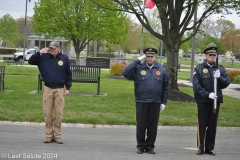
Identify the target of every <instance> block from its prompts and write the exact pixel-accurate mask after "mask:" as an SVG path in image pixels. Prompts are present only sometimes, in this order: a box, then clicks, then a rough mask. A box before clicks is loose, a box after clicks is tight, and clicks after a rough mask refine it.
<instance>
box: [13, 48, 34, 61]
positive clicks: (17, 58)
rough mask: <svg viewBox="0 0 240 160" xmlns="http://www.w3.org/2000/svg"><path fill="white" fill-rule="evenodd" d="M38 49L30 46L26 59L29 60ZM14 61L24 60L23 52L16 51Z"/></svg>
mask: <svg viewBox="0 0 240 160" xmlns="http://www.w3.org/2000/svg"><path fill="white" fill-rule="evenodd" d="M37 51H38V49H37V48H30V49H28V50H26V51H25V54H24V57H25V58H24V60H25V61H28V60H29V58H30V57H31V56H32V55H33V54H34V53H36V52H37ZM14 61H16V62H22V61H23V52H17V53H14Z"/></svg>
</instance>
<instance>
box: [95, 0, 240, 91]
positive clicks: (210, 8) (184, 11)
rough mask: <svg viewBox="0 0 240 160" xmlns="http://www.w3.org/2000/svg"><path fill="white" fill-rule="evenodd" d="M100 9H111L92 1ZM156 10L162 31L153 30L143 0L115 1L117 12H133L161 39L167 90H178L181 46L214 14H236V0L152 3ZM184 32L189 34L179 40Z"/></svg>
mask: <svg viewBox="0 0 240 160" xmlns="http://www.w3.org/2000/svg"><path fill="white" fill-rule="evenodd" d="M92 1H94V2H95V3H96V4H98V5H99V6H101V7H103V8H105V9H109V10H114V9H112V8H111V7H109V6H108V5H107V4H106V3H108V0H105V1H102V0H92ZM153 1H154V2H155V4H156V8H157V10H158V17H159V19H160V21H161V26H162V27H161V28H162V32H159V30H155V29H154V28H153V27H152V26H151V24H150V23H149V20H148V18H147V16H146V15H145V12H144V10H145V8H144V6H143V0H114V2H115V3H117V4H119V5H120V6H121V7H119V10H121V11H123V12H128V13H132V14H134V15H135V16H136V18H137V19H138V20H139V22H140V23H141V24H142V26H143V27H144V28H145V29H147V30H148V31H149V32H150V33H151V34H152V35H153V36H155V37H157V38H158V39H161V40H163V42H164V43H165V45H166V50H167V67H166V68H167V71H168V74H169V77H170V81H171V84H170V88H171V89H176V90H178V85H177V75H178V51H179V47H180V45H181V44H183V43H184V42H186V41H188V40H190V39H191V38H192V37H193V36H194V35H195V34H196V33H197V31H198V30H199V28H200V26H201V24H202V23H203V21H204V20H205V19H206V18H207V17H209V16H210V15H212V14H214V13H218V14H229V13H230V11H231V9H232V10H236V11H237V13H239V6H240V1H239V0H224V1H223V0H212V1H210V0H185V1H183V0H153ZM199 6H202V7H203V12H202V13H201V14H199V15H198V16H197V17H196V20H194V16H195V14H194V13H196V12H195V11H196V10H197V8H198V7H199ZM186 32H189V33H191V34H189V35H188V37H185V38H182V37H183V36H184V35H185V33H186Z"/></svg>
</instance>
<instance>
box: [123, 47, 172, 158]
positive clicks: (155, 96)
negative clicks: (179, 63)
mask: <svg viewBox="0 0 240 160" xmlns="http://www.w3.org/2000/svg"><path fill="white" fill-rule="evenodd" d="M143 53H144V55H143V56H141V57H139V58H138V59H137V60H135V61H133V62H132V63H131V64H129V65H128V66H127V67H125V68H124V70H123V73H122V74H123V76H124V77H125V78H127V79H129V80H134V86H135V92H134V93H135V101H136V121H137V133H136V134H137V153H138V154H141V153H143V152H144V151H145V152H148V153H150V154H155V151H154V147H155V145H154V143H155V140H156V137H157V128H158V120H159V112H160V110H163V109H164V108H165V105H166V103H167V99H168V90H169V78H168V74H167V72H166V70H165V68H164V67H163V66H162V65H161V64H159V63H157V62H155V59H156V54H157V50H156V49H154V48H147V49H145V50H144V51H143ZM145 56H146V58H145ZM144 58H145V61H144V62H143V63H141V60H143V59H144ZM146 131H147V136H146Z"/></svg>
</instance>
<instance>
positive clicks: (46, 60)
mask: <svg viewBox="0 0 240 160" xmlns="http://www.w3.org/2000/svg"><path fill="white" fill-rule="evenodd" d="M28 63H29V64H32V65H37V66H38V69H39V71H40V73H41V76H42V78H43V80H44V92H43V112H44V121H45V132H46V139H45V141H44V143H50V142H53V141H56V142H57V143H59V144H62V143H63V141H62V139H61V133H62V129H61V124H62V116H63V109H64V96H67V95H68V94H69V90H70V88H71V86H72V72H71V70H70V61H69V58H68V56H66V55H64V54H62V52H61V50H60V44H59V42H57V41H53V42H51V43H50V45H49V48H43V49H41V50H40V51H39V52H37V53H35V54H34V55H32V56H31V58H30V59H29V61H28ZM64 86H65V87H66V90H65V89H64ZM53 112H54V113H55V115H54V119H53V115H52V114H53Z"/></svg>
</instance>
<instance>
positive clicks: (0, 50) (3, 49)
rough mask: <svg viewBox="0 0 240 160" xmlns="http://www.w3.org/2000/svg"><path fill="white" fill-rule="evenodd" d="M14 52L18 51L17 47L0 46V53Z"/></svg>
mask: <svg viewBox="0 0 240 160" xmlns="http://www.w3.org/2000/svg"><path fill="white" fill-rule="evenodd" d="M14 53H16V49H11V48H0V54H14Z"/></svg>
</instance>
